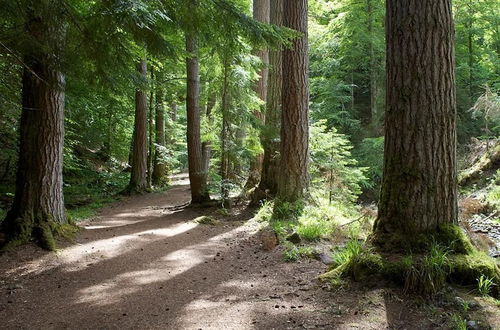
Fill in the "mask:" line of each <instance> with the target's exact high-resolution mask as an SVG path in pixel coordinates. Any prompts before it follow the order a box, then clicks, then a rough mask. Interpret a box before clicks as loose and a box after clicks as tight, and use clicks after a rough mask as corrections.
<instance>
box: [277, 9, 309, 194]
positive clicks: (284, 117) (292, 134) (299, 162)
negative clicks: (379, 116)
mask: <svg viewBox="0 0 500 330" xmlns="http://www.w3.org/2000/svg"><path fill="white" fill-rule="evenodd" d="M284 26H286V27H289V28H292V29H294V30H297V31H299V32H301V33H303V35H302V36H301V37H300V38H298V39H295V40H294V42H293V45H292V48H291V49H286V50H285V51H283V92H282V111H281V161H280V179H279V185H278V197H279V199H280V200H282V201H286V202H295V201H297V200H299V199H301V198H302V197H304V196H305V194H306V193H307V190H308V188H309V175H308V163H309V84H308V64H309V58H308V43H307V0H296V1H285V4H284Z"/></svg>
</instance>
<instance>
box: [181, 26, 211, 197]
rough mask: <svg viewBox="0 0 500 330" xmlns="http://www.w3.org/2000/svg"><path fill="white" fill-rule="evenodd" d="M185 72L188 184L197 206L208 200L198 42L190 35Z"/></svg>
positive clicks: (188, 37)
mask: <svg viewBox="0 0 500 330" xmlns="http://www.w3.org/2000/svg"><path fill="white" fill-rule="evenodd" d="M186 51H187V52H188V53H189V57H188V58H187V59H186V70H187V96H186V109H187V140H188V145H187V149H188V166H189V182H190V185H191V203H193V204H198V203H203V202H206V201H208V200H210V196H209V195H208V190H207V182H206V181H204V180H205V178H206V177H207V176H206V175H205V174H204V173H203V156H202V152H201V133H200V126H201V123H200V106H199V101H200V100H199V96H200V75H199V63H198V61H199V60H198V41H197V39H196V37H195V36H194V35H192V34H190V33H187V34H186Z"/></svg>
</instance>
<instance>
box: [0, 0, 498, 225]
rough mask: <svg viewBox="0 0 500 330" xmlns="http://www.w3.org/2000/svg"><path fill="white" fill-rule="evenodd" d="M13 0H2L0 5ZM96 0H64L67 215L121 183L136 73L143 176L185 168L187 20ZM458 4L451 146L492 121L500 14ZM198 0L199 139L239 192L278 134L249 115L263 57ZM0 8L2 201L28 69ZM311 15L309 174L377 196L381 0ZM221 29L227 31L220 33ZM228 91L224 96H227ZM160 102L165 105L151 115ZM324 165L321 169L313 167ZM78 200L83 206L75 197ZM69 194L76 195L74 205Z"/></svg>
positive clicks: (332, 4) (345, 0) (240, 4)
mask: <svg viewBox="0 0 500 330" xmlns="http://www.w3.org/2000/svg"><path fill="white" fill-rule="evenodd" d="M174 2H175V1H173V3H174ZM14 3H15V1H14V2H11V1H7V2H5V1H3V2H2V8H7V9H8V8H10V7H11V6H12V4H14ZM105 3H107V4H108V6H107V7H103V8H101V7H99V6H97V5H90V4H87V3H86V2H81V3H79V2H77V1H73V2H71V3H70V2H68V3H67V5H68V6H71V7H68V10H71V11H72V12H73V14H74V15H75V20H76V23H75V24H70V25H69V26H68V32H67V33H68V41H67V42H68V48H69V49H68V50H67V53H68V54H67V56H66V59H65V61H66V62H67V63H65V65H66V66H67V75H66V80H67V88H66V116H65V126H66V138H65V142H64V143H65V144H64V193H65V199H66V200H65V203H66V206H67V208H68V209H69V210H70V215H73V216H75V217H76V218H79V217H83V216H88V215H89V212H90V211H89V208H88V207H90V208H93V207H95V206H98V205H100V204H101V202H103V201H105V200H109V199H110V198H113V197H112V196H114V194H116V193H117V192H119V191H121V190H123V189H124V188H125V186H126V185H127V183H128V175H129V173H128V171H127V168H128V165H127V164H128V161H129V158H130V153H131V140H132V133H133V127H134V102H135V101H134V91H135V89H136V88H138V86H141V87H143V88H144V89H145V90H146V91H147V95H148V113H149V114H148V118H149V119H148V127H149V133H148V134H149V135H148V136H149V140H148V141H149V142H148V143H149V145H150V147H149V156H148V159H149V164H148V168H149V169H150V172H151V175H149V178H148V180H149V182H148V185H149V186H150V187H152V188H153V187H154V188H155V189H162V187H165V183H166V181H162V180H159V181H157V182H155V184H152V183H151V180H152V172H153V171H152V169H153V167H154V166H155V165H154V164H153V162H154V163H161V164H164V166H165V167H166V168H167V169H168V170H167V171H168V173H169V174H172V173H178V172H182V171H186V170H187V152H186V147H185V145H186V134H185V131H186V110H185V104H186V103H185V90H186V80H185V63H184V58H183V54H184V51H185V49H184V42H183V35H182V30H179V29H175V28H173V27H172V28H170V30H168V31H169V33H166V34H165V35H161V36H159V35H155V29H156V27H155V25H156V24H168V23H165V22H166V21H168V19H167V18H166V17H163V16H162V13H161V12H160V11H159V10H151V8H150V5H149V4H146V2H144V3H143V2H140V1H110V2H103V4H102V6H106V5H105ZM234 6H236V7H235V8H238V9H239V10H241V11H242V12H243V13H246V14H247V15H251V8H250V6H249V4H248V2H247V1H235V2H234ZM181 7H182V6H181ZM181 7H179V8H177V11H176V12H175V15H178V17H176V18H178V19H179V20H182V19H183V18H182V15H183V14H184V13H182V10H181V9H180V8H181ZM454 9H455V24H456V55H457V56H456V62H457V100H458V112H459V121H458V125H459V129H458V137H459V142H460V146H461V147H460V150H461V151H462V153H466V152H467V150H468V149H467V148H468V146H469V145H470V143H471V140H470V139H471V138H472V137H474V138H478V139H487V138H492V137H497V136H498V135H499V133H500V124H499V120H500V119H499V115H498V94H497V93H498V89H499V86H500V81H499V68H500V63H499V56H498V55H499V52H500V37H499V34H500V31H499V30H498V26H499V25H500V24H499V15H498V6H497V4H496V1H494V0H481V1H471V0H470V1H469V0H459V1H455V2H454ZM206 10H207V13H201V15H203V16H204V19H201V18H200V24H202V23H201V22H203V26H206V28H204V29H203V30H204V31H205V32H204V34H203V36H202V38H201V40H200V71H201V78H200V79H201V94H200V104H201V107H202V140H203V142H204V143H207V144H210V145H211V148H212V150H213V152H212V153H211V157H212V161H211V162H210V164H211V166H210V172H209V173H210V178H209V183H210V189H211V190H212V191H213V192H219V191H220V189H221V186H224V187H227V190H228V191H231V192H239V191H240V190H241V189H242V188H243V187H244V186H245V183H247V179H248V178H247V173H248V169H249V167H250V166H251V164H250V163H251V161H252V159H253V158H254V157H255V156H256V155H258V154H259V153H260V152H261V151H262V147H261V144H260V140H259V135H260V133H261V132H264V134H268V135H269V134H273V133H272V132H266V130H265V129H263V127H261V126H259V123H258V121H256V120H255V116H254V115H253V111H255V109H256V108H258V107H259V98H258V96H257V95H256V93H255V92H254V90H253V85H254V83H255V81H256V80H257V79H258V74H259V70H260V69H261V68H262V64H261V62H260V60H259V58H258V57H257V56H255V55H254V54H255V53H254V52H253V51H252V49H253V46H252V40H248V39H241V38H238V35H241V34H242V33H246V32H244V31H240V30H241V28H237V27H236V26H235V25H233V26H230V27H227V28H223V27H222V26H221V29H220V30H219V29H217V28H216V27H217V26H218V23H217V22H216V21H214V20H216V19H215V18H212V20H209V21H207V20H205V18H207V16H209V15H210V14H209V11H210V10H212V9H210V8H207V9H206ZM9 14H10V12H9V10H3V11H2V17H1V20H2V29H1V31H2V32H1V35H0V37H1V38H0V39H1V40H2V45H1V51H0V70H1V72H2V74H1V79H2V81H1V84H0V88H1V90H0V96H1V98H0V141H1V150H0V179H1V181H0V182H1V186H0V192H1V194H2V195H1V200H2V203H3V204H2V209H1V210H2V212H5V210H6V208H7V207H8V204H9V201H10V198H11V196H12V194H13V191H14V182H15V180H14V179H15V168H16V164H17V153H18V150H17V148H18V142H17V139H18V136H19V134H18V127H19V123H18V122H19V119H20V107H19V104H20V97H21V93H20V91H21V85H20V81H21V79H20V76H21V74H22V69H23V65H22V63H21V62H20V59H19V58H18V57H17V56H16V55H15V53H13V52H12V51H11V48H13V46H12V45H11V44H13V43H16V45H15V46H16V47H17V46H19V43H22V42H23V40H20V39H19V34H18V32H17V30H16V29H18V28H19V25H18V24H19V23H18V18H14V17H12V16H9ZM309 15H310V23H309V34H310V36H309V39H310V79H311V125H312V127H313V129H312V135H313V137H312V140H313V142H312V146H311V147H312V162H311V166H313V168H314V169H312V174H313V177H314V178H315V180H316V181H318V182H319V181H322V182H323V181H328V180H330V179H325V175H324V174H325V171H326V170H329V171H331V174H330V175H333V176H336V177H338V180H337V181H336V182H337V183H336V184H337V185H342V186H345V187H346V188H347V189H343V191H345V194H346V195H350V196H349V197H350V198H351V199H352V198H355V197H356V196H358V195H359V194H360V193H361V192H363V200H365V201H368V202H371V201H375V200H376V196H377V192H378V187H379V183H380V179H381V173H382V170H381V167H382V155H383V153H382V150H383V138H382V137H381V136H382V135H383V125H382V123H383V115H384V95H385V86H384V84H385V83H384V80H385V78H384V77H385V76H384V75H385V73H384V72H385V68H384V67H385V59H384V56H385V55H384V53H385V41H384V2H383V1H380V0H366V1H352V0H339V1H324V0H314V1H310V14H309ZM112 23H119V24H120V25H113V26H111V24H112ZM176 24H184V23H182V22H176ZM185 24H188V23H187V22H186V23H185ZM82 29H83V30H82ZM87 33H91V34H90V35H88V34H87ZM141 34H145V35H144V36H141ZM141 37H145V38H147V42H148V45H147V47H146V48H147V49H148V51H145V50H144V49H145V48H144V45H143V44H141V42H142V41H139V40H138V39H139V38H141ZM228 40H229V41H228ZM228 42H229V43H232V44H229V45H225V44H223V43H228ZM21 46H22V45H21ZM141 56H143V57H145V58H147V62H148V73H147V74H146V75H144V76H140V75H138V74H137V72H136V71H135V70H134V60H135V59H136V58H137V57H141ZM228 61H229V62H228ZM223 93H227V94H228V95H227V96H224V95H223ZM482 95H484V97H486V98H487V99H488V101H487V102H492V103H496V107H497V108H496V109H491V110H488V109H486V108H484V107H483V106H482V105H481V104H479V105H478V107H477V108H476V110H474V111H471V108H473V106H474V105H475V103H476V102H477V101H478V99H479V98H480V97H481V96H482ZM223 97H228V98H230V101H229V102H230V103H229V105H228V106H224V104H223V102H224V101H223V99H222V98H223ZM158 111H165V115H164V116H163V115H162V116H160V117H158V114H157V113H158ZM158 120H163V121H164V122H165V123H164V130H165V133H164V134H165V137H164V140H165V142H164V143H163V142H160V143H158V141H157V135H158V133H157V131H155V127H157V126H155V125H158V124H156V122H157V121H158ZM224 123H225V124H224ZM223 125H225V128H224V133H223V136H222V137H221V134H220V132H222V126H223ZM158 126H159V127H161V126H160V125H158ZM316 141H317V143H315V142H316ZM223 153H224V155H225V156H224V157H225V158H227V161H228V169H227V173H226V175H225V177H224V178H222V177H221V172H220V170H219V168H220V162H221V157H222V156H221V155H222V154H223ZM330 155H333V157H334V158H336V159H330ZM337 158H341V159H337ZM339 160H340V161H339ZM319 164H322V166H321V167H323V166H326V167H328V168H327V169H326V168H319V167H320V166H319ZM330 181H332V180H330ZM323 184H326V183H325V182H323ZM329 189H330V190H331V191H333V190H335V191H337V192H338V191H339V190H338V189H333V187H330V188H329ZM84 205H86V206H88V207H86V208H81V206H84ZM76 207H80V208H78V209H77V210H75V212H71V210H72V209H74V208H76Z"/></svg>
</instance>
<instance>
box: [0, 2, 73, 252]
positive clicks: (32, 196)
mask: <svg viewBox="0 0 500 330" xmlns="http://www.w3.org/2000/svg"><path fill="white" fill-rule="evenodd" d="M36 15H38V13H37V12H29V13H28V17H29V20H28V22H27V24H26V28H27V30H28V33H30V34H31V35H32V37H34V38H36V40H38V41H39V42H40V43H41V44H43V45H46V44H50V45H57V47H58V48H59V47H60V48H59V49H56V50H55V51H57V52H59V53H56V56H51V55H52V54H44V55H40V54H38V55H37V56H35V55H31V54H30V55H25V56H24V62H25V63H27V65H28V66H29V68H30V69H29V70H28V69H24V73H23V76H22V113H21V121H20V149H19V160H18V168H17V177H16V192H15V197H14V202H13V205H12V207H11V209H10V211H9V212H8V214H7V217H6V219H5V220H4V221H3V222H2V228H1V229H2V232H4V233H5V234H6V242H7V244H12V245H17V244H21V243H24V242H26V241H28V240H30V239H31V238H34V239H35V240H36V241H37V242H38V243H39V244H40V245H41V246H42V247H43V248H47V249H54V248H55V242H54V238H53V231H54V230H56V228H57V225H58V224H64V223H66V217H65V212H64V199H63V189H62V185H63V179H62V168H63V142H64V87H65V79H64V75H63V74H62V72H61V71H60V68H59V67H60V64H59V63H54V58H58V57H59V56H60V55H61V53H62V48H63V45H64V35H65V34H64V24H60V25H59V26H57V27H54V26H47V24H46V22H45V21H44V18H43V17H39V16H36Z"/></svg>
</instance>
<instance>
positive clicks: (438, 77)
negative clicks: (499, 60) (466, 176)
mask: <svg viewBox="0 0 500 330" xmlns="http://www.w3.org/2000/svg"><path fill="white" fill-rule="evenodd" d="M453 35H454V28H453V19H452V12H451V0H439V1H436V0H419V1H406V0H388V1H387V21H386V38H387V39H386V40H387V97H386V108H387V110H386V111H387V112H386V115H385V153H384V172H383V180H382V190H381V195H380V202H379V214H378V218H377V220H376V222H375V227H374V238H375V242H377V243H379V244H381V245H384V244H385V243H388V242H392V241H394V240H396V241H398V240H399V241H400V242H401V244H403V243H402V242H405V241H406V242H410V241H411V240H412V238H415V237H417V236H418V234H419V233H428V232H434V231H436V230H438V228H439V226H440V225H441V224H449V223H456V221H457V172H456V104H455V72H454V65H455V62H454V40H453ZM388 244H389V243H388ZM395 244H398V243H397V242H395ZM393 246H394V245H393Z"/></svg>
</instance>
